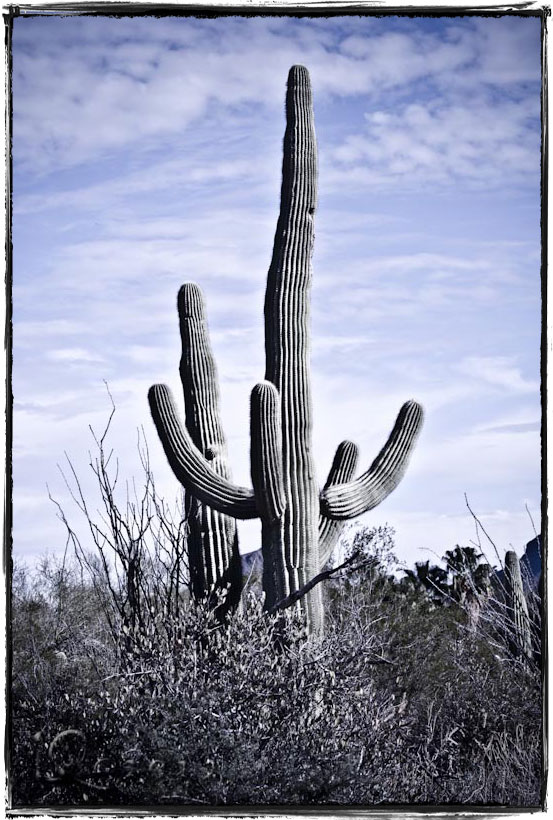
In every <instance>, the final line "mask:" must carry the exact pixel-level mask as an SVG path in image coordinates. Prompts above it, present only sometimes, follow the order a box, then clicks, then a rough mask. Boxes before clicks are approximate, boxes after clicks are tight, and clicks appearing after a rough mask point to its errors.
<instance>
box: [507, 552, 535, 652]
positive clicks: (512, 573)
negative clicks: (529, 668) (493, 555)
mask: <svg viewBox="0 0 553 820" xmlns="http://www.w3.org/2000/svg"><path fill="white" fill-rule="evenodd" d="M505 580H506V581H507V594H508V598H507V606H508V614H509V618H510V620H511V622H512V627H513V633H514V640H513V641H512V644H513V646H514V648H515V651H516V652H517V653H518V654H522V655H523V657H526V658H530V657H531V656H532V638H531V634H530V616H529V614H528V604H527V603H526V596H525V594H524V587H523V584H522V575H521V572H520V561H519V558H518V555H517V554H516V552H513V551H512V550H509V552H507V553H506V555H505Z"/></svg>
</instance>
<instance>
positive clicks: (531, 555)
mask: <svg viewBox="0 0 553 820" xmlns="http://www.w3.org/2000/svg"><path fill="white" fill-rule="evenodd" d="M520 565H521V567H523V568H524V569H525V570H526V573H527V574H528V576H529V577H530V578H531V582H532V585H533V586H536V587H537V585H538V584H539V581H540V575H541V567H542V561H541V535H537V536H536V537H535V538H533V539H532V540H531V541H528V543H527V544H526V550H525V551H524V555H523V556H522V558H521V559H520ZM524 569H523V572H524Z"/></svg>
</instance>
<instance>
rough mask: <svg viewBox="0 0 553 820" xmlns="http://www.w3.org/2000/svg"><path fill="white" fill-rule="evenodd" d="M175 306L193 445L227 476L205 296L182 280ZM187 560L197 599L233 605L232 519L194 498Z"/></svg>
mask: <svg viewBox="0 0 553 820" xmlns="http://www.w3.org/2000/svg"><path fill="white" fill-rule="evenodd" d="M177 307H178V313H179V325H180V334H181V341H182V356H181V361H180V377H181V381H182V386H183V392H184V406H185V417H186V427H187V429H188V432H189V433H190V437H191V438H192V441H193V442H194V445H195V446H196V447H197V449H198V450H199V451H200V452H201V453H202V454H203V455H204V458H205V459H206V460H207V461H208V462H209V463H210V465H211V467H212V468H213V470H214V471H215V472H216V473H218V475H221V476H223V477H224V478H226V479H230V477H231V476H230V469H229V466H228V457H227V445H226V439H225V435H224V432H223V427H222V424H221V420H220V410H219V387H218V380H217V368H216V365H215V360H214V357H213V353H212V350H211V345H210V341H209V333H208V328H207V320H206V315H205V306H204V299H203V295H202V292H201V290H200V288H199V287H198V286H197V285H195V284H194V283H192V282H189V283H186V284H184V285H183V286H182V287H181V289H180V291H179V295H178V300H177ZM189 520H190V534H189V538H188V560H189V568H190V580H191V586H192V592H193V595H194V597H195V599H196V600H205V599H206V598H207V599H209V598H212V599H214V600H215V599H216V598H217V596H218V595H219V594H222V595H223V601H222V602H221V603H220V605H219V607H220V608H219V611H220V612H221V613H224V612H225V611H226V610H228V609H231V608H234V607H235V606H237V604H238V602H239V600H240V594H241V589H242V567H241V561H240V553H239V550H238V536H237V532H236V522H235V520H234V519H233V518H230V517H229V516H227V515H223V514H222V513H220V512H217V511H216V510H214V509H212V508H211V507H208V506H206V505H205V504H202V503H201V502H200V501H198V500H197V499H196V498H193V500H192V505H191V512H190V519H189Z"/></svg>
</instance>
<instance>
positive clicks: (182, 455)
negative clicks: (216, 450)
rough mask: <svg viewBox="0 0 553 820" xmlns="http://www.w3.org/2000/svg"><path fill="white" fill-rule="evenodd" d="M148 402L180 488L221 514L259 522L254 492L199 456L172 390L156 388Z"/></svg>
mask: <svg viewBox="0 0 553 820" xmlns="http://www.w3.org/2000/svg"><path fill="white" fill-rule="evenodd" d="M148 401H149V403H150V410H151V413H152V418H153V420H154V424H155V426H156V429H157V432H158V435H159V438H160V440H161V443H162V445H163V449H164V450H165V455H166V456H167V460H168V462H169V464H170V465H171V468H172V470H173V472H174V474H175V476H176V477H177V478H178V480H179V481H180V482H181V484H182V485H183V486H184V487H185V488H186V489H187V490H188V491H189V492H190V493H191V494H192V495H193V496H194V497H195V498H198V499H199V500H200V501H202V502H203V503H204V504H207V505H208V506H210V507H212V508H213V509H214V510H217V511H218V512H221V513H224V514H225V515H230V516H232V517H233V518H240V519H247V518H258V517H259V514H258V512H257V506H256V502H255V496H254V494H253V491H252V490H249V489H247V488H246V487H239V486H237V485H235V484H232V483H231V482H230V481H228V479H226V478H223V477H222V476H220V475H218V474H217V473H216V472H215V471H214V470H212V469H211V467H210V466H209V464H208V462H207V461H206V460H205V458H204V457H203V456H202V455H201V453H200V452H198V450H197V448H196V447H195V446H194V443H193V441H192V439H191V438H190V435H189V434H188V432H187V430H186V429H185V428H184V427H183V425H182V423H181V421H180V419H179V417H178V414H177V409H176V407H175V402H174V399H173V396H172V395H171V391H170V390H169V388H168V387H167V386H166V385H165V384H154V385H153V387H150V390H149V391H148Z"/></svg>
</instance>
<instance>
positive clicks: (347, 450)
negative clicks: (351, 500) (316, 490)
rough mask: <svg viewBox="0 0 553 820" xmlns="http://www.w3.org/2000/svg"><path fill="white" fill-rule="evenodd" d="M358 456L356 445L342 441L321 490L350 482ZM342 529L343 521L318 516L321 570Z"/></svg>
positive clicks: (321, 515) (322, 515)
mask: <svg viewBox="0 0 553 820" xmlns="http://www.w3.org/2000/svg"><path fill="white" fill-rule="evenodd" d="M358 456H359V450H358V448H357V445H355V444H354V443H353V442H352V441H342V443H341V444H339V445H338V449H337V450H336V453H335V455H334V460H333V462H332V467H331V468H330V472H329V474H328V478H327V479H326V483H325V485H324V488H323V489H325V490H326V489H327V488H328V487H333V486H334V485H335V484H346V483H347V482H348V481H351V479H352V478H353V474H354V473H355V469H356V467H357V460H358ZM343 528H344V522H343V521H335V520H333V519H332V518H327V517H326V515H324V514H323V513H322V512H321V514H320V515H319V560H320V564H321V569H322V568H323V567H324V565H325V564H326V562H327V561H328V559H329V558H330V556H331V554H332V550H333V549H334V547H335V545H336V542H337V541H338V538H339V537H340V533H341V532H342V530H343Z"/></svg>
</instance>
